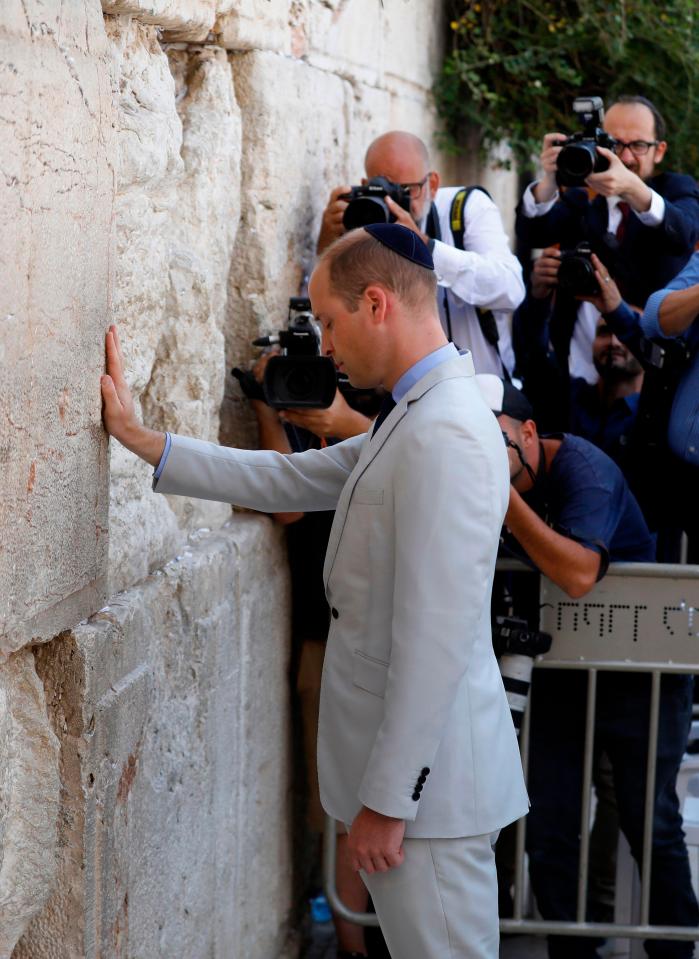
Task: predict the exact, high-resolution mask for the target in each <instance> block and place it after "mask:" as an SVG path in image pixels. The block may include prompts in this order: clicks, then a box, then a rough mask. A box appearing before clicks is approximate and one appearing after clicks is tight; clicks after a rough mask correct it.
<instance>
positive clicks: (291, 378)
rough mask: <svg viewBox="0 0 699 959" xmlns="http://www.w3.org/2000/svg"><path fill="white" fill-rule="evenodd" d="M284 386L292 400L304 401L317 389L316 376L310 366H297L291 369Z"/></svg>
mask: <svg viewBox="0 0 699 959" xmlns="http://www.w3.org/2000/svg"><path fill="white" fill-rule="evenodd" d="M284 387H285V391H286V395H287V396H288V397H289V399H290V400H298V401H299V402H300V403H303V402H304V401H305V400H307V399H308V398H309V397H310V396H311V395H312V394H313V392H314V390H315V389H316V378H315V377H314V376H313V374H312V373H311V371H310V370H309V369H308V367H295V368H292V369H290V370H289V372H288V374H287V377H286V382H285V384H284Z"/></svg>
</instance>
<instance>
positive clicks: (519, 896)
mask: <svg viewBox="0 0 699 959" xmlns="http://www.w3.org/2000/svg"><path fill="white" fill-rule="evenodd" d="M530 728H531V700H530V701H529V702H528V703H527V706H526V709H525V710H524V716H523V717H522V725H521V727H520V731H519V750H520V754H521V756H522V769H523V771H524V781H525V782H526V781H527V776H528V772H529V730H530ZM525 831H526V817H524V816H522V817H520V818H519V819H518V820H517V826H516V831H515V895H514V904H513V905H514V918H515V919H521V918H522V912H523V908H524V903H523V898H524V838H525Z"/></svg>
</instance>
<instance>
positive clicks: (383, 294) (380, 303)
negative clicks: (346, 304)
mask: <svg viewBox="0 0 699 959" xmlns="http://www.w3.org/2000/svg"><path fill="white" fill-rule="evenodd" d="M362 296H363V299H364V302H365V303H366V305H367V307H368V310H369V312H370V314H371V319H372V322H374V323H377V324H378V323H383V321H384V319H385V317H386V314H387V313H388V309H389V305H390V300H389V294H388V291H387V290H385V289H384V288H383V287H382V286H379V285H378V284H372V285H371V286H368V287H367V288H366V289H365V290H364V293H363V294H362Z"/></svg>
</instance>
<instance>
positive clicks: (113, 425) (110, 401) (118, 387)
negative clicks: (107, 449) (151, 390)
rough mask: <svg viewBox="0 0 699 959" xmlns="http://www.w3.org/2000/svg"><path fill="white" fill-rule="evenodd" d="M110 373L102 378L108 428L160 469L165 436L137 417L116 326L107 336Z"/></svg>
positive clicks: (138, 454) (103, 414) (131, 448)
mask: <svg viewBox="0 0 699 959" xmlns="http://www.w3.org/2000/svg"><path fill="white" fill-rule="evenodd" d="M106 352H107V373H106V374H105V375H104V376H102V378H101V386H102V401H103V406H102V419H103V421H104V428H105V429H106V431H107V432H108V433H109V434H110V436H113V437H114V438H115V439H117V440H119V442H120V443H121V444H122V446H125V447H126V448H127V449H129V450H131V452H132V453H135V454H136V455H137V456H140V457H141V459H143V460H145V461H146V462H147V463H150V464H151V466H157V465H158V463H159V462H160V459H161V457H162V455H163V450H164V449H165V434H164V433H158V432H156V431H155V430H149V429H146V427H145V426H143V424H142V423H140V422H139V420H138V417H137V416H136V409H135V407H134V402H133V398H132V396H131V391H130V390H129V387H128V384H127V382H126V380H125V379H124V357H123V355H122V352H121V345H120V343H119V335H118V333H117V328H116V326H113V325H112V326H110V327H109V330H108V332H107V337H106Z"/></svg>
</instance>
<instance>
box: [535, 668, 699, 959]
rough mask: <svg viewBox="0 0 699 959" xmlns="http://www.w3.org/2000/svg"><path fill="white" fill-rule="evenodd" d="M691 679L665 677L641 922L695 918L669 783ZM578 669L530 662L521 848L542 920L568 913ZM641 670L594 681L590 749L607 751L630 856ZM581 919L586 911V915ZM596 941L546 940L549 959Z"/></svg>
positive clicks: (591, 953)
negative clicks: (526, 805) (647, 893)
mask: <svg viewBox="0 0 699 959" xmlns="http://www.w3.org/2000/svg"><path fill="white" fill-rule="evenodd" d="M692 686H693V679H692V677H687V676H665V677H663V680H662V684H661V700H660V726H659V736H658V757H657V772H656V785H655V814H654V820H653V858H652V869H651V898H650V922H651V923H652V924H662V925H677V926H696V925H699V908H698V907H697V900H696V898H695V895H694V892H693V890H692V884H691V878H690V871H689V859H688V856H687V849H686V846H685V842H684V833H683V831H682V819H681V815H680V810H679V801H678V799H677V793H676V791H675V783H676V779H677V771H678V768H679V764H680V761H681V759H682V755H683V753H684V750H685V748H686V745H687V737H688V734H689V724H690V722H691V710H692ZM586 695H587V676H586V674H584V673H578V674H572V673H568V672H564V671H555V672H553V671H544V670H538V671H537V670H535V673H534V683H533V686H532V701H531V708H532V714H531V721H532V725H531V747H530V760H529V780H528V784H529V796H530V799H531V811H530V813H529V817H528V825H527V852H528V854H529V868H530V875H531V881H532V886H533V889H534V894H535V895H536V899H537V903H538V906H539V910H540V911H541V914H542V916H543V917H544V918H545V919H560V920H574V919H575V915H576V901H577V881H578V876H577V872H578V860H579V849H580V843H579V838H580V813H581V790H582V775H583V749H584V730H585V709H586ZM649 716H650V676H648V675H645V676H644V675H638V674H637V675H629V674H626V675H621V674H619V673H616V674H615V673H601V674H600V675H599V677H598V685H597V716H596V724H595V748H596V749H597V750H602V749H603V750H604V751H605V753H606V754H607V756H608V757H609V760H610V763H611V767H612V771H613V781H614V791H615V795H616V801H617V806H618V810H619V823H620V826H621V829H622V830H623V832H624V834H625V835H626V838H627V839H628V841H629V845H630V846H631V851H632V853H633V856H634V858H635V859H636V862H637V863H639V866H640V863H641V861H642V845H643V813H644V798H645V781H646V761H647V751H648V750H647V744H648V723H649ZM588 918H589V917H588ZM599 944H600V940H595V939H585V938H583V937H575V938H573V937H562V936H552V937H550V938H549V956H550V957H551V959H578V957H580V959H591V957H596V956H597V955H598V953H597V946H598V945H599ZM645 948H646V952H647V953H648V955H649V956H654V957H664V959H670V957H672V959H689V957H691V956H692V955H693V951H694V943H693V942H669V941H665V940H663V941H659V940H647V941H646V943H645Z"/></svg>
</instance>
